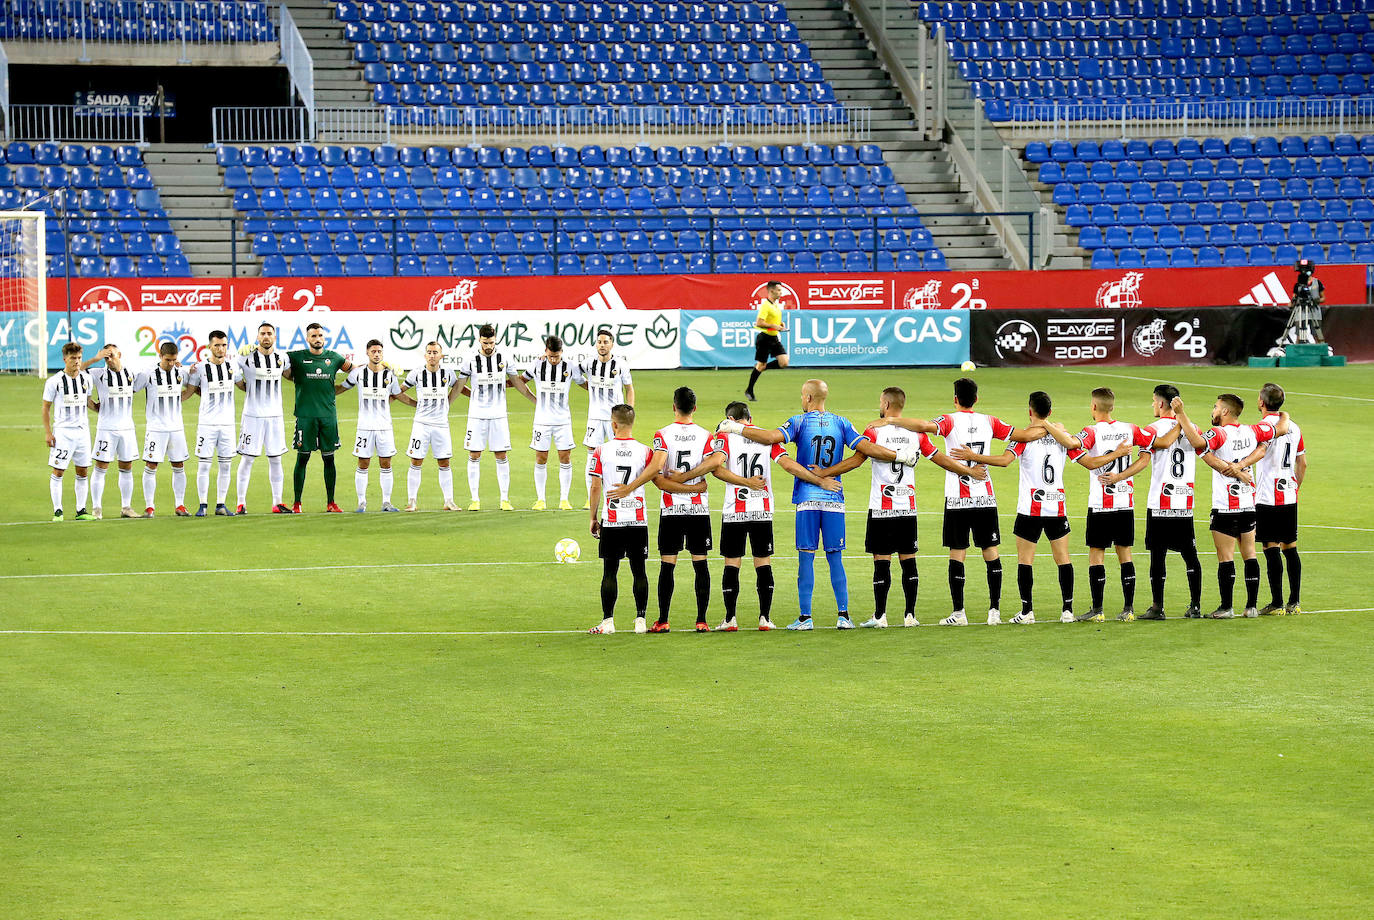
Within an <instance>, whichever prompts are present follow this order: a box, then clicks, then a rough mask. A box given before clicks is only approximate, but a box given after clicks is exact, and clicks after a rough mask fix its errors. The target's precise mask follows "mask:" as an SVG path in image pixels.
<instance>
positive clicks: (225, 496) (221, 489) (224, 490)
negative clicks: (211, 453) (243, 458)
mask: <svg viewBox="0 0 1374 920" xmlns="http://www.w3.org/2000/svg"><path fill="white" fill-rule="evenodd" d="M232 471H233V465H232V462H231V461H230V460H229V458H228V457H222V458H220V461H219V475H218V476H216V477H215V485H216V486H217V487H218V491H217V494H218V495H219V503H220V504H222V505H227V504H229V474H230V473H231V472H232Z"/></svg>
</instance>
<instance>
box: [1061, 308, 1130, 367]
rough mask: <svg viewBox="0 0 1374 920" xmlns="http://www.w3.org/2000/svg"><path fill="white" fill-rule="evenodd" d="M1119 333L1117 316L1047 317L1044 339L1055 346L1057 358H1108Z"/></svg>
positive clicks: (1069, 359)
mask: <svg viewBox="0 0 1374 920" xmlns="http://www.w3.org/2000/svg"><path fill="white" fill-rule="evenodd" d="M1119 337H1120V334H1119V331H1118V327H1117V321H1116V320H1115V319H1070V318H1056V319H1047V320H1046V321H1045V342H1046V344H1048V345H1052V346H1054V357H1055V360H1057V361H1072V360H1075V359H1083V358H1106V357H1107V352H1108V346H1109V345H1112V344H1115V343H1116V341H1117V339H1118V338H1119Z"/></svg>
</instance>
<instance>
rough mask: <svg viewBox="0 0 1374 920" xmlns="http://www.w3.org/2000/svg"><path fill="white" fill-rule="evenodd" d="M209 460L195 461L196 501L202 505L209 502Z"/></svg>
mask: <svg viewBox="0 0 1374 920" xmlns="http://www.w3.org/2000/svg"><path fill="white" fill-rule="evenodd" d="M209 492H210V461H209V460H200V461H198V462H197V463H196V501H197V502H199V503H200V504H202V505H208V504H210V495H209Z"/></svg>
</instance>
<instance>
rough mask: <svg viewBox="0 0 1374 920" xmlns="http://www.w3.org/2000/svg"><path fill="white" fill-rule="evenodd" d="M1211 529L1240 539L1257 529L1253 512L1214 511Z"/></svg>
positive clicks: (1214, 509)
mask: <svg viewBox="0 0 1374 920" xmlns="http://www.w3.org/2000/svg"><path fill="white" fill-rule="evenodd" d="M1211 529H1212V530H1214V531H1216V532H1217V533H1223V534H1226V536H1228V537H1239V536H1241V535H1242V534H1247V533H1250V532H1251V531H1253V530H1254V529H1255V512H1253V511H1218V510H1217V509H1216V508H1213V509H1212V526H1211Z"/></svg>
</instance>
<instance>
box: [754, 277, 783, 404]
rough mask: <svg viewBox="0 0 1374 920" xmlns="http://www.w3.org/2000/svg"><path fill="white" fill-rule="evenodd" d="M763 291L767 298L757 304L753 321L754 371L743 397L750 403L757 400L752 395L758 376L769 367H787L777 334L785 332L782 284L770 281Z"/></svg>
mask: <svg viewBox="0 0 1374 920" xmlns="http://www.w3.org/2000/svg"><path fill="white" fill-rule="evenodd" d="M765 290H767V291H768V296H767V297H766V298H764V300H763V302H762V303H760V304H759V315H758V318H757V319H755V320H754V328H755V329H757V330H758V331H759V334H758V335H756V336H755V337H754V371H753V373H751V374H750V375H749V386H748V387H746V388H745V390H744V395H745V396H746V397H747V398H748V399H749V400H750V401H751V402H752V401H753V400H755V399H757V398H758V397H756V396H755V395H754V384H755V383H757V382H758V379H759V375H760V374H762V373H763V372H764V371H765V370H767V369H768V368H770V367H786V366H787V352H786V351H784V350H783V347H782V337H781V336H780V334H779V333H783V332H786V331H787V327H786V326H784V325H783V322H782V282H781V281H770V282H768V284H767V286H766V287H765Z"/></svg>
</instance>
